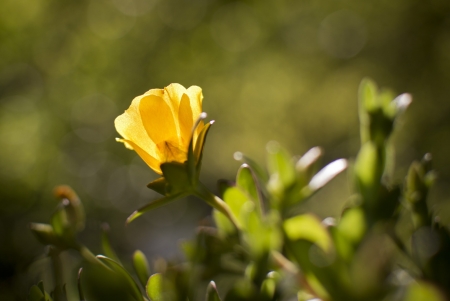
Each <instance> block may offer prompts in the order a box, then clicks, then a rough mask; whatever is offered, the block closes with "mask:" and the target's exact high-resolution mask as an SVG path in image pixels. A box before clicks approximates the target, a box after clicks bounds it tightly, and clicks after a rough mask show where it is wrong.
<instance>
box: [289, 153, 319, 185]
mask: <svg viewBox="0 0 450 301" xmlns="http://www.w3.org/2000/svg"><path fill="white" fill-rule="evenodd" d="M322 156H323V151H322V149H321V148H320V147H318V146H316V147H313V148H311V149H310V150H308V151H307V152H306V153H305V154H304V155H303V156H302V157H301V158H300V159H299V160H298V161H297V163H296V164H295V169H296V171H297V175H298V178H299V182H300V183H299V184H300V185H301V186H305V185H306V184H307V183H308V182H309V181H310V180H311V178H312V177H313V175H314V174H315V173H316V171H317V168H318V167H317V165H318V162H319V159H320V158H322Z"/></svg>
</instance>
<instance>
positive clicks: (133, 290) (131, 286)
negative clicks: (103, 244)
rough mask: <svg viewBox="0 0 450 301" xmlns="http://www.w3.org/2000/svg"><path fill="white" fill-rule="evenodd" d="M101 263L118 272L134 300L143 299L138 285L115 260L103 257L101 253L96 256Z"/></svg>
mask: <svg viewBox="0 0 450 301" xmlns="http://www.w3.org/2000/svg"><path fill="white" fill-rule="evenodd" d="M96 257H97V258H98V259H99V260H100V261H101V262H102V263H104V264H105V265H107V266H108V267H109V268H111V269H112V270H113V271H114V272H116V273H118V274H119V275H120V276H121V277H123V279H124V280H125V281H126V284H127V286H126V287H127V288H128V290H129V293H130V294H131V295H132V296H133V298H134V299H135V300H139V301H141V300H142V301H143V300H144V298H143V296H142V294H141V291H140V290H139V287H138V285H137V284H136V282H135V281H134V279H133V277H131V275H130V274H128V272H127V271H126V270H125V269H124V268H123V267H122V266H121V265H120V264H119V263H117V262H115V261H114V260H112V259H111V258H108V257H105V256H103V255H97V256H96Z"/></svg>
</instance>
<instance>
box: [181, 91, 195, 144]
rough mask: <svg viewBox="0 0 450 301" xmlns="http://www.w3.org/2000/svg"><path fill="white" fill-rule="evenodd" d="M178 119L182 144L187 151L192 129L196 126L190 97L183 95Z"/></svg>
mask: <svg viewBox="0 0 450 301" xmlns="http://www.w3.org/2000/svg"><path fill="white" fill-rule="evenodd" d="M178 119H179V126H180V134H181V141H182V144H183V145H184V146H185V149H187V148H188V146H189V140H190V139H191V133H192V127H193V126H194V122H195V120H194V118H193V115H192V109H191V104H190V100H189V96H187V95H186V94H183V96H182V97H181V102H180V109H179V110H178Z"/></svg>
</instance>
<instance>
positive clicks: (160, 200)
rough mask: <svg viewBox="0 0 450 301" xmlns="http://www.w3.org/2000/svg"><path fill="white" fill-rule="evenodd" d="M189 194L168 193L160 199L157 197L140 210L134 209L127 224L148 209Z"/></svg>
mask: <svg viewBox="0 0 450 301" xmlns="http://www.w3.org/2000/svg"><path fill="white" fill-rule="evenodd" d="M187 195H189V194H188V193H176V194H172V195H168V196H165V197H162V198H160V199H157V200H155V201H152V202H150V203H148V204H147V205H145V206H143V207H141V208H139V209H138V210H136V211H134V212H133V213H132V214H131V215H130V216H129V217H128V218H127V222H126V223H127V224H129V223H131V222H132V221H134V220H135V219H136V218H138V217H139V216H141V215H142V214H144V213H145V212H147V211H150V210H153V209H156V208H158V207H161V206H164V205H166V204H168V203H170V202H173V201H176V200H178V199H181V198H182V197H185V196H187Z"/></svg>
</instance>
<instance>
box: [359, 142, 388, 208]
mask: <svg viewBox="0 0 450 301" xmlns="http://www.w3.org/2000/svg"><path fill="white" fill-rule="evenodd" d="M383 169H384V156H383V150H380V149H379V148H377V146H376V145H375V143H373V142H367V143H364V144H363V145H362V147H361V150H360V151H359V153H358V157H357V158H356V162H355V168H354V172H355V176H356V179H357V184H358V188H359V189H360V192H361V194H362V196H363V198H364V200H365V201H369V202H372V201H374V200H375V199H376V197H377V192H378V188H379V187H380V182H381V176H382V174H383Z"/></svg>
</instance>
